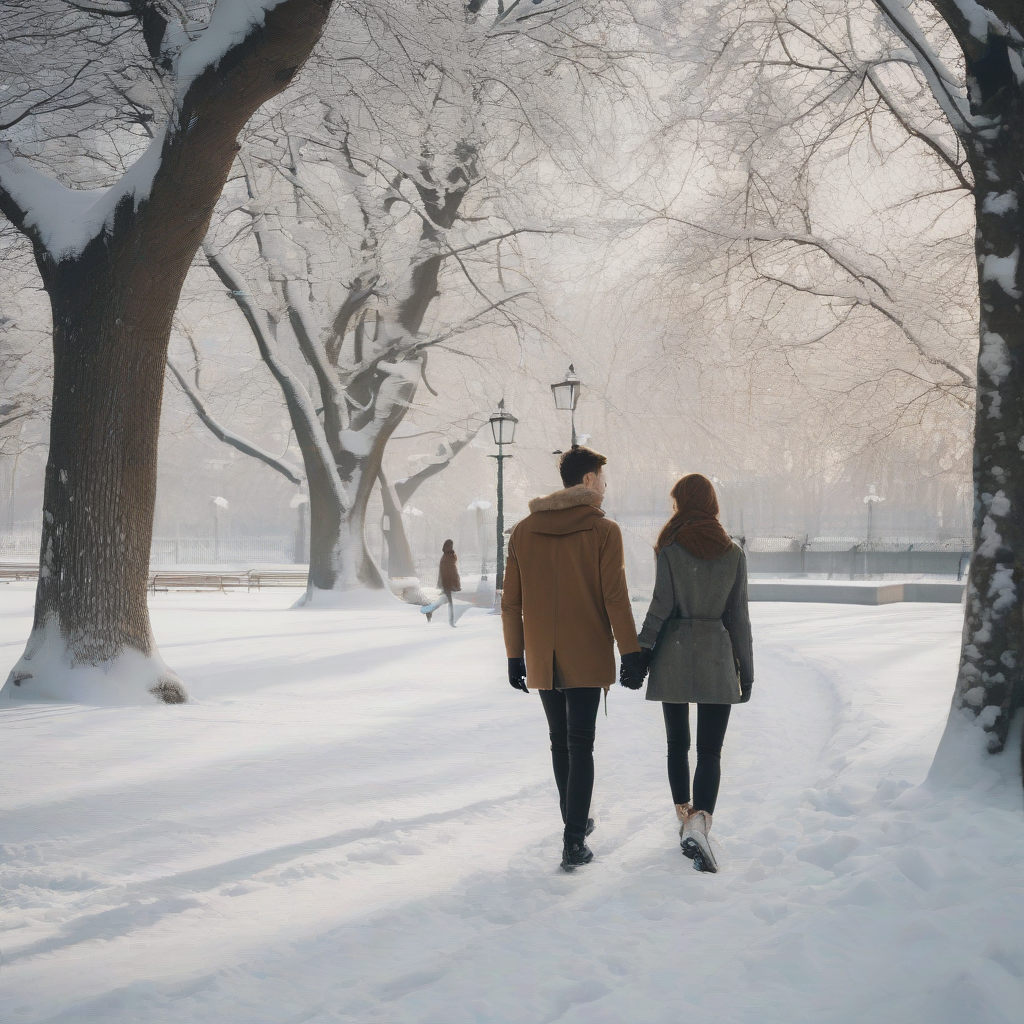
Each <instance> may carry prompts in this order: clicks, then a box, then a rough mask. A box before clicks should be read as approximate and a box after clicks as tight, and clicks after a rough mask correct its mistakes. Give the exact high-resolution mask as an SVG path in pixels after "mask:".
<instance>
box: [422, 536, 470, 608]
mask: <svg viewBox="0 0 1024 1024" xmlns="http://www.w3.org/2000/svg"><path fill="white" fill-rule="evenodd" d="M437 587H438V589H439V590H440V591H441V596H440V597H439V598H438V599H437V600H436V601H434V602H433V603H432V604H425V605H423V606H422V607H421V608H420V611H421V612H423V614H424V615H426V617H427V622H429V621H430V619H431V616H432V615H433V614H434V612H436V611H437V609H438V608H440V607H441V605H443V604H444V603H445V601H447V602H448V625H449V626H453V627H454V625H455V604H454V602H453V601H452V594H453V593H455V592H457V591H459V590H461V589H462V580H460V579H459V556H458V555H457V554H455V541H453V540H446V541H445V542H444V544H443V545H442V547H441V563H440V565H438V567H437Z"/></svg>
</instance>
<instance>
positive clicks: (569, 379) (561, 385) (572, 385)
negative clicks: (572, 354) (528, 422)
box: [551, 365, 580, 412]
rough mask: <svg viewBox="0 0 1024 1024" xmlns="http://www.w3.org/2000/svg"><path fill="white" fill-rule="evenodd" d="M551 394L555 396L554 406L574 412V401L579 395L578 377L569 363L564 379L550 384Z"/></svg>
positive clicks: (564, 410)
mask: <svg viewBox="0 0 1024 1024" xmlns="http://www.w3.org/2000/svg"><path fill="white" fill-rule="evenodd" d="M551 394H552V395H553V396H554V398H555V408H556V409H559V410H561V411H563V412H575V411H576V402H577V401H578V399H579V397H580V379H579V377H577V376H576V371H575V370H574V369H573V368H572V366H571V365H570V367H569V372H568V373H567V374H566V375H565V380H563V381H559V382H558V383H557V384H552V385H551Z"/></svg>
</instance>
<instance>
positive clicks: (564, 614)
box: [501, 484, 640, 690]
mask: <svg viewBox="0 0 1024 1024" xmlns="http://www.w3.org/2000/svg"><path fill="white" fill-rule="evenodd" d="M600 504H601V496H600V495H599V494H598V493H597V492H596V491H592V490H591V489H590V488H588V487H584V486H583V485H582V484H578V485H577V486H576V487H568V488H566V489H565V490H562V491H555V493H554V494H549V495H547V496H546V497H543V498H535V499H534V500H533V501H531V502H530V515H528V516H527V517H526V518H525V519H524V520H523V521H522V522H521V523H519V524H518V525H517V526H516V528H515V529H514V530H513V531H512V535H511V536H510V537H509V542H508V562H507V564H506V566H505V586H504V590H503V592H502V598H501V623H502V627H503V629H504V632H505V651H506V653H507V654H508V656H509V657H510V658H519V657H522V656H523V653H524V651H525V654H526V682H527V685H528V686H529V687H530V688H531V689H534V690H550V689H551V688H552V685H553V672H552V666H553V664H557V666H558V677H559V683H558V685H559V686H563V687H574V686H611V684H612V683H613V682H615V653H614V650H613V647H612V632H613V631H614V634H615V640H616V641H617V643H618V645H619V653H620V654H628V653H630V652H631V651H639V650H640V644H639V643H637V638H636V625H635V623H634V622H633V610H632V607H631V606H630V603H629V592H628V590H627V589H626V566H625V560H624V557H623V553H622V534H621V533H620V532H619V527H618V526H617V525H616V524H615V523H613V522H612V521H611V520H610V519H606V518H605V515H604V513H603V512H602V511H601V509H600Z"/></svg>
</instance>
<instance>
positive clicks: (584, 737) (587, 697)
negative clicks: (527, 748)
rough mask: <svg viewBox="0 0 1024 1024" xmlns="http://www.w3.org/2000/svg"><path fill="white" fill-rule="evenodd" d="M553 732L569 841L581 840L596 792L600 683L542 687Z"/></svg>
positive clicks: (554, 760)
mask: <svg viewBox="0 0 1024 1024" xmlns="http://www.w3.org/2000/svg"><path fill="white" fill-rule="evenodd" d="M539 693H540V699H541V702H542V703H543V705H544V714H545V715H547V719H548V732H549V733H550V735H551V767H552V768H554V770H555V785H557V786H558V804H559V807H560V808H561V811H562V821H563V822H564V823H565V839H566V841H567V842H577V841H579V842H582V841H583V838H584V836H585V834H586V831H587V818H588V816H589V815H590V797H591V795H592V794H593V792H594V735H595V733H596V732H597V710H598V708H599V707H600V706H601V687H600V686H578V687H573V688H572V689H567V690H540V691H539Z"/></svg>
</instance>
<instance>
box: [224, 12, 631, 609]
mask: <svg viewBox="0 0 1024 1024" xmlns="http://www.w3.org/2000/svg"><path fill="white" fill-rule="evenodd" d="M597 6H598V7H599V8H600V12H599V13H600V15H602V16H604V17H606V18H607V17H609V16H611V14H612V13H613V12H615V11H616V10H617V9H618V8H619V6H620V5H618V4H617V3H614V2H611V3H609V2H605V3H602V4H601V5H597ZM595 17H596V16H595V14H594V12H593V11H585V10H583V9H582V8H581V7H580V6H579V5H574V4H564V3H558V2H554V0H543V2H542V3H536V4H530V5H525V4H511V5H502V4H498V5H495V4H487V3H485V4H474V5H470V7H468V8H460V9H459V10H458V11H457V12H456V10H455V9H454V8H453V5H452V4H451V3H450V2H449V0H431V2H427V3H422V4H419V5H417V7H416V8H415V9H410V8H409V7H408V6H407V5H405V4H399V3H393V2H389V3H378V4H374V5H364V6H362V7H354V8H353V9H352V10H351V11H350V12H348V18H349V19H350V21H349V20H345V19H340V20H339V21H338V22H337V23H336V24H335V26H334V28H333V29H332V31H335V32H341V33H343V34H344V35H346V36H347V37H352V38H357V37H358V39H359V42H360V49H359V60H358V66H357V67H354V68H351V69H348V70H347V71H346V73H345V77H344V79H343V80H342V81H341V82H340V83H338V82H336V81H334V69H333V68H325V69H322V72H323V74H322V77H320V71H321V69H319V68H318V70H317V74H316V75H314V77H313V79H311V82H312V83H313V84H314V87H313V88H311V89H310V91H309V93H308V94H307V95H306V96H305V97H302V98H301V99H296V98H292V101H291V102H290V103H289V104H288V106H287V108H284V109H281V110H274V111H271V112H270V113H269V114H268V116H267V118H266V120H265V123H264V124H261V125H254V126H253V128H252V130H251V131H250V132H249V133H248V135H247V139H246V143H245V146H244V148H243V151H242V154H241V156H240V160H239V174H238V179H237V183H238V185H239V186H240V188H239V189H238V192H237V194H232V193H231V192H230V190H229V192H228V193H226V195H225V203H224V208H223V210H224V216H223V218H222V219H220V220H219V222H218V224H217V226H216V229H215V231H214V232H211V235H210V236H209V238H208V240H207V242H206V244H205V246H204V253H205V255H206V259H207V261H208V265H209V267H210V269H211V270H212V271H213V272H214V274H215V275H216V278H217V279H218V280H219V282H220V283H221V284H222V285H223V287H224V288H225V290H226V291H227V293H228V295H229V296H230V297H231V298H232V300H233V301H234V302H235V303H236V305H237V306H238V308H239V310H240V311H241V313H242V314H243V316H244V317H245V320H246V321H247V323H248V326H249V328H250V331H251V333H252V336H253V338H254V340H255V342H256V345H257V347H258V349H259V351H260V354H261V356H262V358H263V360H264V362H265V363H266V365H267V367H268V369H269V370H270V372H271V374H272V375H273V377H274V378H275V380H276V381H277V382H278V384H279V385H280V387H281V392H282V396H283V398H284V401H285V404H286V405H287V408H288V412H289V416H290V418H291V421H292V426H293V429H294V431H295V435H296V437H297V439H298V443H299V447H300V449H301V451H302V456H303V462H304V464H305V468H306V476H307V479H308V482H309V490H310V519H311V544H310V579H309V582H310V586H309V596H310V598H311V599H315V595H316V594H317V593H318V592H320V591H328V590H346V589H354V588H360V587H370V588H379V587H382V586H383V585H384V581H383V579H382V577H381V574H380V571H379V569H378V567H377V566H376V564H375V563H374V561H373V558H372V556H371V555H370V553H369V551H368V549H367V546H366V543H365V535H364V533H365V531H364V527H365V517H366V508H367V502H368V500H369V498H370V495H371V493H372V490H373V488H374V486H375V485H376V484H377V482H378V481H379V479H380V476H381V467H382V459H383V455H384V451H385V448H386V445H387V443H388V440H389V438H390V437H391V436H392V434H393V432H394V430H395V429H396V428H397V427H398V425H399V424H400V423H401V422H402V420H403V418H404V417H405V415H406V414H407V412H408V410H409V409H410V408H411V407H412V406H413V404H414V401H415V397H416V394H417V391H418V388H419V386H420V383H421V382H427V381H428V374H427V363H428V357H429V355H430V353H431V352H435V351H439V350H440V351H449V352H450V351H453V343H454V342H455V341H456V339H461V340H468V339H469V337H470V336H471V335H478V334H479V333H480V332H481V331H482V330H484V329H487V330H489V331H490V332H491V336H492V337H493V335H494V333H495V332H498V331H505V332H507V333H508V334H509V335H510V336H511V337H512V338H513V339H517V338H518V337H519V335H520V333H521V331H522V329H523V324H524V318H527V319H528V315H529V312H528V309H527V308H526V307H525V306H524V303H523V301H522V300H524V299H525V298H526V297H527V296H528V294H529V293H530V292H531V291H532V285H531V282H530V281H529V280H528V279H527V278H526V276H525V275H524V272H523V261H522V258H521V252H520V250H519V246H520V244H521V242H522V240H523V239H524V238H525V237H526V236H528V235H531V234H542V233H546V232H547V231H548V230H549V228H548V226H546V225H544V224H538V223H536V222H534V223H532V224H531V223H524V222H523V220H519V219H517V217H516V216H515V215H514V214H512V213H510V210H509V206H511V205H512V204H507V203H504V202H503V197H504V194H505V191H506V190H507V189H508V183H509V180H510V179H511V178H512V177H514V175H515V174H517V173H518V174H524V175H525V174H526V173H528V171H527V168H529V166H530V165H531V164H532V163H534V162H536V161H537V159H538V153H539V151H545V150H544V147H545V146H546V145H547V144H548V143H549V142H550V141H551V138H549V136H551V137H552V138H553V135H554V127H555V125H556V123H557V122H556V121H555V120H554V118H553V117H552V116H551V114H550V112H549V111H548V109H547V105H550V104H551V99H550V96H549V95H548V93H549V92H550V90H549V89H547V88H545V91H544V92H543V93H541V92H540V91H539V90H538V89H537V88H536V86H535V84H534V79H535V78H536V77H537V76H538V74H539V73H540V72H542V71H547V72H548V73H551V72H552V71H555V70H557V69H559V68H563V67H564V68H567V69H569V70H570V73H571V74H572V75H573V76H576V77H581V76H583V75H584V74H589V75H592V76H598V78H597V80H599V74H600V73H601V72H602V71H605V70H607V68H608V67H609V66H612V65H614V63H615V61H616V60H618V59H619V58H618V57H617V56H616V55H615V54H614V53H609V52H608V50H607V46H606V45H605V44H603V43H602V42H601V41H600V39H599V38H598V41H596V42H592V41H590V40H589V36H588V32H590V31H591V30H592V29H593V28H594V22H595ZM350 24H351V27H349V25H350ZM360 33H362V34H360ZM537 42H544V43H546V44H547V45H546V47H545V48H543V49H540V48H538V47H537V46H535V45H533V44H534V43H537ZM583 95H584V94H581V93H580V92H579V90H577V95H576V102H580V101H581V99H582V97H583ZM559 127H561V126H560V125H559ZM501 129H506V130H507V133H508V134H507V135H503V134H502V132H501ZM566 138H567V136H566V134H565V133H564V132H562V134H561V136H560V139H561V141H562V142H563V143H564V141H565V140H566ZM499 167H500V170H498V168H499ZM426 386H427V388H429V387H430V385H429V382H428V383H426ZM392 497H393V496H392V495H390V494H385V501H386V502H387V501H388V499H391V498H392ZM399 507H400V506H399ZM399 522H400V521H398V520H396V528H397V524H399ZM393 539H394V540H395V541H396V543H397V542H398V541H399V538H398V537H397V536H396V537H395V538H393ZM398 546H402V545H400V544H398ZM404 547H406V548H407V545H404ZM399 561H402V562H403V563H406V564H407V563H408V561H409V559H408V557H406V556H403V557H402V559H396V560H395V564H398V562H399ZM392 568H393V570H394V566H393V567H392Z"/></svg>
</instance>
